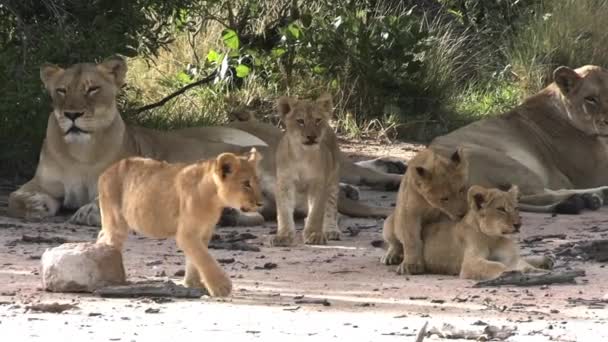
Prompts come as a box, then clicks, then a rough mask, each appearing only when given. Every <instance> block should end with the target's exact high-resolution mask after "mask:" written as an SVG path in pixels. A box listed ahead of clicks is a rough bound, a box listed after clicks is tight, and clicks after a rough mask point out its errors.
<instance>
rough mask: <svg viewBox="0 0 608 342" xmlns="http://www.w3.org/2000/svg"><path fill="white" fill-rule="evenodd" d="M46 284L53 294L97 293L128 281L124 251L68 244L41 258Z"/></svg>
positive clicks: (44, 283)
mask: <svg viewBox="0 0 608 342" xmlns="http://www.w3.org/2000/svg"><path fill="white" fill-rule="evenodd" d="M41 263H42V285H43V286H44V288H45V289H46V290H47V291H51V292H93V291H94V290H96V289H97V288H100V287H104V286H108V285H120V284H124V283H125V282H126V276H125V269H124V266H123V263H122V255H121V253H120V251H118V250H117V249H114V248H112V247H110V246H108V245H105V244H95V243H90V242H87V243H65V244H63V245H60V246H58V247H55V248H49V249H47V250H46V251H45V252H44V254H42V258H41Z"/></svg>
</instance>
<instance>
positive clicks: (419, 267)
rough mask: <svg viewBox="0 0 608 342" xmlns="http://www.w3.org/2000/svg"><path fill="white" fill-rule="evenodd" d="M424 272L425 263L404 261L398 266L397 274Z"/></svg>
mask: <svg viewBox="0 0 608 342" xmlns="http://www.w3.org/2000/svg"><path fill="white" fill-rule="evenodd" d="M422 273H424V263H422V262H417V263H406V262H405V261H403V262H402V263H401V264H399V266H398V267H397V274H422Z"/></svg>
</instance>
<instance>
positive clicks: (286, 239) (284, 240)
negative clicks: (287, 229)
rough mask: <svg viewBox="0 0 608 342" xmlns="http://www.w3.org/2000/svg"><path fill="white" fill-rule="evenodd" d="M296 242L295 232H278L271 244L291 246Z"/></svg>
mask: <svg viewBox="0 0 608 342" xmlns="http://www.w3.org/2000/svg"><path fill="white" fill-rule="evenodd" d="M294 243H295V236H294V234H289V235H279V234H277V235H275V236H274V237H273V238H272V239H271V240H270V245H271V246H272V247H290V246H293V245H294Z"/></svg>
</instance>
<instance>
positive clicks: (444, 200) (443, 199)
mask: <svg viewBox="0 0 608 342" xmlns="http://www.w3.org/2000/svg"><path fill="white" fill-rule="evenodd" d="M448 199H449V198H447V197H441V202H447V201H448Z"/></svg>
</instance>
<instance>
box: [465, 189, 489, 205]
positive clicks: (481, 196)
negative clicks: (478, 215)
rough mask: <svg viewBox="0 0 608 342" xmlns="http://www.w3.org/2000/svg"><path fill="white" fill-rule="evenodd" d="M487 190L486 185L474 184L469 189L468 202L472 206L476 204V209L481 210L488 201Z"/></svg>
mask: <svg viewBox="0 0 608 342" xmlns="http://www.w3.org/2000/svg"><path fill="white" fill-rule="evenodd" d="M487 192H488V191H487V190H486V189H485V188H484V187H481V186H479V185H473V186H472V187H471V188H470V189H469V193H468V202H469V205H471V206H473V205H474V206H475V209H477V210H479V209H481V208H482V207H483V205H484V204H485V203H486V194H487Z"/></svg>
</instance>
